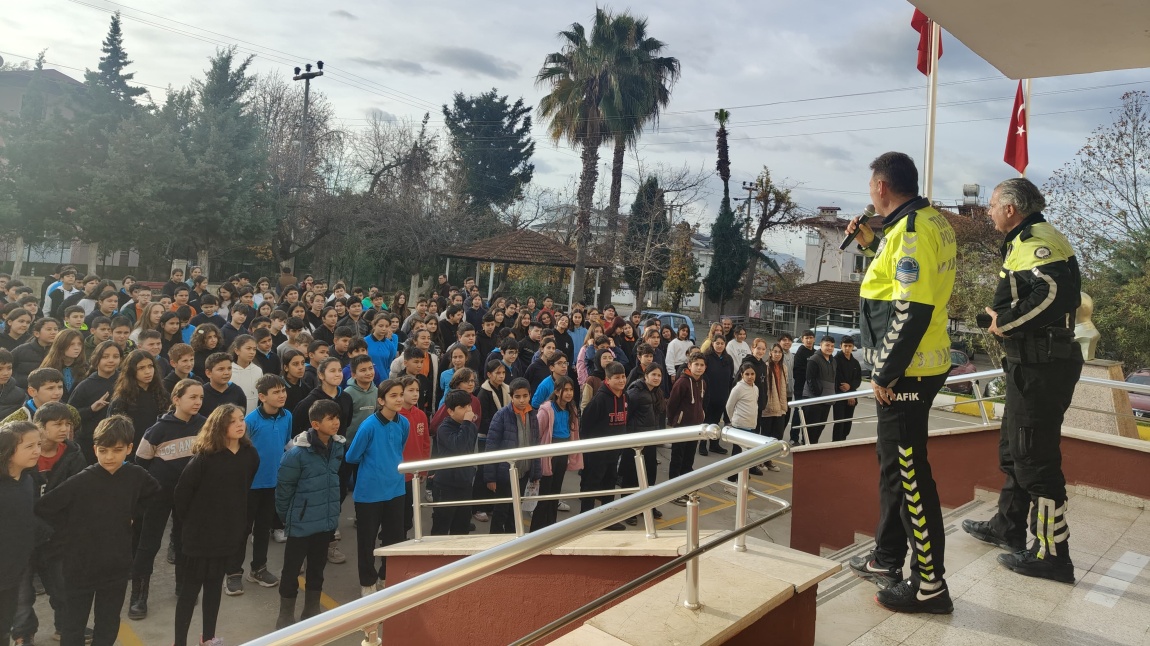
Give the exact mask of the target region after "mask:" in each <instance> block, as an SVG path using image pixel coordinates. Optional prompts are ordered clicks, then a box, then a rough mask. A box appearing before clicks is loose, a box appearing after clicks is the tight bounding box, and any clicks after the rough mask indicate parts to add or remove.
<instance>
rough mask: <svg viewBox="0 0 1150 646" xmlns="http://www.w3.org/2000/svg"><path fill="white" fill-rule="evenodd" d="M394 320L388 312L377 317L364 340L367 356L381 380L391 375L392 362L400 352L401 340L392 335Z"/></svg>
mask: <svg viewBox="0 0 1150 646" xmlns="http://www.w3.org/2000/svg"><path fill="white" fill-rule="evenodd" d="M392 318H394V317H392V315H391V314H390V313H388V312H383V313H381V314H378V315H376V317H375V319H374V320H373V321H372V322H371V334H369V335H367V336H366V337H364V339H363V340H364V341H366V342H367V356H369V357H371V362H372V363H373V364H375V374H376V375H378V376H379V377H380V378H381V379H382V378H383V377H386V376H388V375H389V374H391V362H392V361H395V357H396V355H397V354H398V352H399V340H398V339H396V338H395V335H394V334H392V333H391V319H392ZM376 385H378V382H377V384H376Z"/></svg>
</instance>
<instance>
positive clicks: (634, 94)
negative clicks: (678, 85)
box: [592, 13, 680, 305]
mask: <svg viewBox="0 0 1150 646" xmlns="http://www.w3.org/2000/svg"><path fill="white" fill-rule="evenodd" d="M599 35H600V34H599V33H598V32H595V33H594V35H593V38H592V41H593V42H595V40H596V37H598V36H599ZM602 36H603V39H602V40H603V42H602V44H601V45H600V46H601V47H603V48H604V49H606V50H608V51H609V52H611V53H612V54H611V57H612V58H613V59H614V61H615V68H616V70H617V71H616V73H615V78H616V82H615V83H612V85H611V87H610V92H609V93H608V95H607V97H606V98H607V106H608V108H609V112H608V116H609V119H608V121H607V125H608V127H609V128H610V130H611V136H612V139H613V140H614V144H615V150H614V155H613V157H612V159H611V191H610V198H609V200H608V206H607V245H606V249H605V254H604V255H605V256H606V258H607V260H608V262H609V263H610V264H609V265H608V268H607V272H606V276H605V278H604V289H603V292H602V293H603V295H604V296H603V299H604V300H605V301H610V298H611V294H612V292H613V290H614V280H613V278H614V277H613V272H612V269H613V267H614V260H615V243H616V240H617V239H618V235H619V231H618V230H619V226H618V225H619V201H620V193H621V192H622V184H623V156H624V155H625V154H626V152H627V146H632V145H634V144H635V141H636V140H637V139H638V138H639V134H640V133H641V132H642V130H643V127H644V126H645V125H646V124H647V123H650V122H657V121H658V119H659V112H660V111H661V110H662V109H663V108H665V107H667V104H668V103H669V102H670V100H671V87H672V86H673V85H674V84H675V81H677V80H678V79H679V74H680V66H679V59H677V58H674V57H671V56H658V54H659V53H660V52H661V51H663V49H664V48H665V47H666V44H665V43H663V42H662V41H660V40H658V39H655V38H651V37H649V36H647V19H646V18H635V17H633V16H631V15H630V14H627V13H623V14H620V15H618V16H616V17H615V19H614V20H613V21H612V22H611V23H610V29H609V31H608V32H607V33H605V34H602ZM605 304H606V302H603V303H600V305H605Z"/></svg>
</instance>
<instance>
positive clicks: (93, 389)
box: [68, 339, 123, 464]
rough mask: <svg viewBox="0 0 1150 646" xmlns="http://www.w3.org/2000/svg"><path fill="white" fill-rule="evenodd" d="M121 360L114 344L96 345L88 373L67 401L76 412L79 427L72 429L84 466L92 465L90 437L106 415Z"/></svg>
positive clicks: (121, 356)
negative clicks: (78, 418)
mask: <svg viewBox="0 0 1150 646" xmlns="http://www.w3.org/2000/svg"><path fill="white" fill-rule="evenodd" d="M122 358H123V353H122V352H121V351H120V346H118V345H116V342H115V341H112V340H111V339H108V340H107V341H104V342H102V343H100V344H98V345H97V346H96V347H95V349H94V350H92V357H91V361H92V366H91V372H90V373H89V374H88V376H87V377H85V378H84V380H83V381H81V382H80V383H78V384H76V389H75V390H73V391H72V396H71V397H69V398H68V404H69V405H70V406H72V408H75V409H76V411H77V412H79V413H80V428H78V429H75V436H76V444H79V445H80V452H81V453H83V454H84V457H85V458H86V459H87V460H88V464H95V462H96V449H95V447H94V446H93V445H92V434H93V433H95V432H96V425H97V424H99V423H100V420H102V419H104V418H105V417H106V416H107V414H108V404H109V403H110V402H111V399H112V391H113V390H115V388H116V371H118V370H119V369H120V360H121V359H122Z"/></svg>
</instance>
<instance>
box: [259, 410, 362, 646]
mask: <svg viewBox="0 0 1150 646" xmlns="http://www.w3.org/2000/svg"><path fill="white" fill-rule="evenodd" d="M340 415H341V410H340V407H339V404H337V403H335V402H334V401H332V400H330V399H325V400H321V401H317V402H315V403H314V404H312V405H311V408H310V409H308V421H310V422H311V428H310V429H308V430H307V431H306V432H304V433H300V434H299V435H297V436H296V437H295V441H293V442H292V447H291V448H290V449H289V450H288V452H287V453H285V454H284V456H283V459H282V461H281V462H280V464H279V475H278V479H277V482H276V514H277V515H278V516H279V517H280V520H282V521H283V524H284V533H285V534H286V535H287V544H286V545H284V566H283V571H282V572H281V573H280V590H279V592H280V614H279V618H278V619H277V620H276V629H277V630H278V629H280V628H285V627H287V626H290V625H291V624H293V623H295V600H296V596H297V595H298V594H299V576H298V575H299V570H300V567H301V566H302V565H303V563H304V561H305V560H306V561H307V585H306V589H305V591H304V602H303V613H302V614H301V615H300V619H301V620H302V619H307V618H309V617H314V616H315V615H318V614H319V613H321V612H323V609H322V608H321V607H320V595H321V593H322V591H323V569H324V565H326V564H327V550H328V545H329V544H330V543H331V541H332V538H333V537H334V536H335V530H336V528H337V527H339V509H340V504H339V466H340V464H341V463H342V462H343V454H344V443H345V442H346V440H344V438H343V436H342V435H340V434H339V430H340Z"/></svg>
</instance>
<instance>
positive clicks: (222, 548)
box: [172, 404, 260, 646]
mask: <svg viewBox="0 0 1150 646" xmlns="http://www.w3.org/2000/svg"><path fill="white" fill-rule="evenodd" d="M192 454H193V457H192V459H191V461H190V462H188V466H187V467H185V468H184V471H183V473H181V474H180V479H179V482H178V483H177V484H176V490H175V493H174V495H173V498H172V511H173V515H174V516H175V518H176V519H178V521H179V522H180V525H181V527H182V531H181V545H180V557H179V558H177V559H176V567H177V568H178V569H179V570H180V573H179V579H180V590H179V596H178V598H177V600H176V617H175V646H187V643H188V628H189V627H190V626H191V623H192V612H193V611H194V610H195V607H196V600H197V599H198V597H199V595H200V590H201V589H202V590H203V592H204V599H203V603H202V605H201V614H202V617H203V627H202V630H201V632H200V643H201V644H208V645H210V646H223V640H221V639H219V638H218V637H216V620H217V619H218V617H219V612H220V600H221V599H222V596H223V587H224V586H223V583H224V575H225V574H226V573H227V570H228V563H229V562H230V561H231V560H232V559H233V558H234V557H235V554H236V552H237V551H238V550H239V547H240V545H241V544H242V543H243V541H244V528H245V527H246V525H247V511H248V502H247V496H248V490H249V489H251V486H252V481H253V480H254V479H255V476H256V472H257V471H258V470H259V464H260V456H259V453H258V452H257V451H256V449H255V448H254V447H253V446H252V443H251V440H249V439H248V437H247V426H246V425H245V423H244V410H243V408H241V407H239V406H236V405H234V404H224V405H223V406H220V407H219V408H217V409H215V410H214V411H212V414H211V415H209V416H208V419H207V420H206V421H205V422H204V425H203V427H202V428H201V429H200V432H199V434H198V435H196V439H195V442H194V443H193V444H192Z"/></svg>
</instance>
